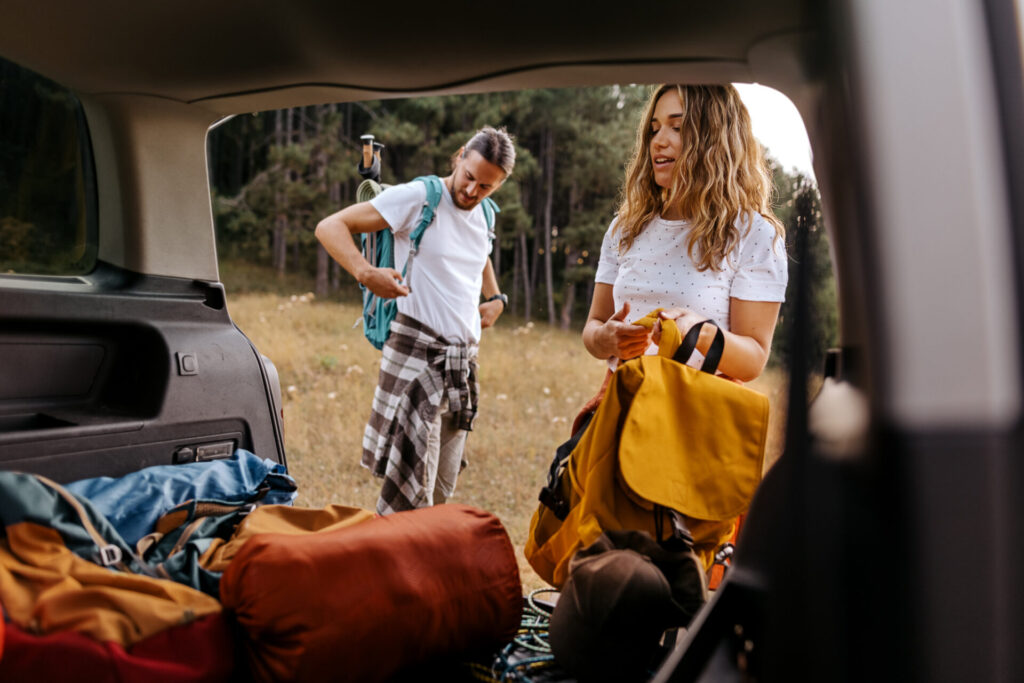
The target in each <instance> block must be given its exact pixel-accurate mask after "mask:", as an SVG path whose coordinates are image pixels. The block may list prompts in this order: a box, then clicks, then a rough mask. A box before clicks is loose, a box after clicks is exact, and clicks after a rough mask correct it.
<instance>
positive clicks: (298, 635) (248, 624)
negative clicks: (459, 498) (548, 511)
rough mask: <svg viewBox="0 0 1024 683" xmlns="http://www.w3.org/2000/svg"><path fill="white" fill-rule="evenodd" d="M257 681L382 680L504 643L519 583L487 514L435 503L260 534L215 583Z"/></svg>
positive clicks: (500, 531) (498, 528)
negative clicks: (304, 531) (331, 526)
mask: <svg viewBox="0 0 1024 683" xmlns="http://www.w3.org/2000/svg"><path fill="white" fill-rule="evenodd" d="M220 592H221V601H222V602H223V603H224V607H225V608H226V609H228V610H231V611H233V612H234V614H235V618H236V619H237V621H238V624H239V626H240V630H241V631H242V633H243V634H244V637H243V640H244V644H245V648H246V656H247V658H248V660H249V665H250V669H251V673H252V675H253V677H254V678H255V679H256V680H261V681H318V680H332V681H384V680H388V679H390V678H391V677H392V676H393V675H394V674H395V673H397V672H398V671H400V670H402V669H403V668H406V667H408V666H411V665H413V664H418V663H421V662H426V661H428V660H431V659H435V658H439V657H444V656H447V655H457V654H459V653H463V652H469V651H472V650H475V649H479V648H488V647H495V646H498V645H501V644H502V643H505V642H508V641H509V640H510V639H511V638H512V636H514V635H515V632H516V630H517V629H518V627H519V622H520V615H521V611H522V603H523V598H522V587H521V584H520V581H519V568H518V564H517V562H516V558H515V553H514V551H513V549H512V543H511V542H510V540H509V538H508V534H507V533H506V531H505V529H504V527H502V525H501V522H500V521H499V520H498V518H497V517H495V516H494V515H492V514H490V513H488V512H485V511H483V510H478V509H476V508H472V507H468V506H465V505H440V506H437V507H432V508H424V509H421V510H413V511H409V512H399V513H396V514H393V515H389V516H387V517H378V518H375V519H372V520H369V521H365V522H362V523H360V524H356V525H354V526H350V527H346V528H341V529H336V530H332V531H327V532H323V533H314V534H308V535H301V536H297V535H286V534H272V533H271V534H258V535H255V536H253V537H252V538H251V539H250V540H248V541H246V543H245V544H244V545H243V546H242V548H241V549H240V550H238V552H237V553H236V554H235V556H234V558H233V559H232V561H231V563H230V565H229V566H228V568H227V569H226V570H225V572H224V575H223V577H222V579H221V584H220Z"/></svg>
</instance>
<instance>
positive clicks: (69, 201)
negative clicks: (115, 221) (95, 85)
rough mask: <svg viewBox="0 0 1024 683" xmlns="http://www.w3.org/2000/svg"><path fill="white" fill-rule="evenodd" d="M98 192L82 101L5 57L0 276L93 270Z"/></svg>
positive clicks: (0, 76) (0, 117)
mask: <svg viewBox="0 0 1024 683" xmlns="http://www.w3.org/2000/svg"><path fill="white" fill-rule="evenodd" d="M95 194H96V193H95V184H94V182H93V171H92V158H91V156H90V151H89V142H88V135H87V133H86V127H85V116H84V114H83V111H82V105H81V104H80V103H79V101H78V99H77V98H76V97H75V96H74V95H73V94H72V93H71V91H70V90H68V89H67V88H64V87H62V86H60V85H58V84H56V83H54V82H53V81H51V80H49V79H46V78H43V77H42V76H40V75H38V74H36V73H34V72H32V71H29V70H28V69H25V68H22V67H20V66H18V65H17V64H14V63H12V62H9V61H6V60H4V59H0V274H17V275H21V274H28V275H80V274H84V273H87V272H89V271H91V270H92V269H93V266H94V265H95V263H96V247H97V229H96V201H95Z"/></svg>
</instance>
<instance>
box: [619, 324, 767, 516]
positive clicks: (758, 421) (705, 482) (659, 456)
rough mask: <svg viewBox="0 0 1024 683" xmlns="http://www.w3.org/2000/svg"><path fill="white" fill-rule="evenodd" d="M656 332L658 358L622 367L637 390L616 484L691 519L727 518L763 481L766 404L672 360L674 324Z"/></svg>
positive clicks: (676, 339) (764, 399)
mask: <svg viewBox="0 0 1024 683" xmlns="http://www.w3.org/2000/svg"><path fill="white" fill-rule="evenodd" d="M656 315H657V312H654V313H652V314H651V315H650V316H648V318H650V323H653V317H652V316H656ZM638 324H644V323H641V322H639V321H638ZM662 326H663V335H662V344H661V348H660V349H659V355H657V356H641V357H640V358H637V359H634V360H632V361H629V362H627V363H625V364H624V365H623V367H622V368H621V369H620V372H624V373H626V374H628V375H632V378H631V379H632V381H630V382H629V383H630V384H634V383H635V385H636V387H637V389H636V393H635V395H634V397H633V400H632V402H631V404H630V406H629V409H628V412H627V415H626V418H625V420H624V422H623V426H622V435H621V439H620V442H619V467H620V471H621V475H622V479H623V481H624V483H625V484H626V485H627V486H628V487H629V488H630V489H631V490H632V491H633V492H634V493H635V494H637V496H639V497H640V498H642V499H645V500H648V501H651V502H652V503H654V504H656V505H661V506H664V507H666V508H670V509H673V510H677V511H679V512H681V513H683V514H684V515H687V516H689V517H693V518H695V519H701V520H712V521H724V520H729V519H732V518H734V517H736V516H737V515H738V514H740V513H742V512H743V511H744V510H746V509H747V506H748V505H749V504H750V501H751V499H752V498H753V495H754V491H755V490H756V488H757V485H758V483H759V482H760V481H761V467H762V463H763V461H764V450H765V442H766V440H767V436H768V409H769V404H768V398H767V397H766V396H763V395H762V394H759V393H758V392H756V391H753V390H751V389H748V388H747V387H744V386H742V385H740V384H737V383H736V382H733V381H731V380H728V379H725V378H723V377H718V376H715V375H714V374H711V372H702V371H700V370H696V369H695V368H691V367H689V366H687V365H684V364H682V363H681V362H678V361H676V360H673V359H672V358H671V356H672V355H674V354H675V352H676V350H677V347H678V346H679V333H678V331H677V330H676V327H675V321H671V320H665V321H662ZM693 340H694V342H695V340H696V334H694V335H693ZM723 340H724V338H723ZM687 355H688V354H687ZM709 355H711V354H709ZM716 364H717V363H716ZM624 379H626V378H625V377H624Z"/></svg>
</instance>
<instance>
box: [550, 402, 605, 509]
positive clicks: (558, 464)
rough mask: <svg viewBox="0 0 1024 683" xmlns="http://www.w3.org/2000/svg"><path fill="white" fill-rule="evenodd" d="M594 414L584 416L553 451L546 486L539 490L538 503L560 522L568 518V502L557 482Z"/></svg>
mask: <svg viewBox="0 0 1024 683" xmlns="http://www.w3.org/2000/svg"><path fill="white" fill-rule="evenodd" d="M595 412H597V411H595V410H591V411H590V412H588V413H587V414H586V415H584V416H583V419H582V420H581V421H580V426H579V429H577V430H576V432H575V433H574V434H573V435H572V437H571V438H570V439H569V440H568V441H566V442H565V443H563V444H562V445H561V446H559V447H558V448H557V449H555V458H554V460H552V461H551V467H550V468H549V469H548V483H547V486H545V487H544V488H542V489H541V490H540V502H541V503H543V504H544V505H546V506H547V507H549V508H551V511H552V512H554V513H555V517H557V518H558V519H560V520H562V521H565V518H566V517H568V516H569V501H567V500H566V499H565V498H564V497H563V496H562V491H561V488H560V487H559V482H560V481H561V479H562V474H563V473H564V472H565V464H566V463H567V462H569V456H570V455H572V452H573V451H574V450H576V444H578V443H579V441H580V437H582V436H583V432H585V431H587V427H588V426H589V425H590V421H591V420H593V419H594V413H595Z"/></svg>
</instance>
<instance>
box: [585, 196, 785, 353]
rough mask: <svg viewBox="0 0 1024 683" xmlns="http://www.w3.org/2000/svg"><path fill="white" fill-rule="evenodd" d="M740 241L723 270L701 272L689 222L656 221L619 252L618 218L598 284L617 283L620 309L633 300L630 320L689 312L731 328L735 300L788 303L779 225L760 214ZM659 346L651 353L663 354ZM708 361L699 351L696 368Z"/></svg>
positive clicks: (607, 237)
mask: <svg viewBox="0 0 1024 683" xmlns="http://www.w3.org/2000/svg"><path fill="white" fill-rule="evenodd" d="M737 227H738V228H739V230H740V240H739V244H737V245H736V248H735V249H734V250H733V251H732V253H730V254H729V257H728V258H726V259H725V261H723V263H722V264H721V265H722V270H719V271H715V270H712V269H710V268H709V269H707V270H705V271H703V272H700V271H698V270H697V266H696V265H694V262H693V259H691V258H690V255H689V253H688V252H687V249H686V238H687V236H688V235H689V232H690V225H689V222H688V221H685V220H680V221H670V220H665V219H663V218H660V217H659V218H655V219H654V220H652V221H651V222H650V223H648V224H647V226H646V227H645V228H644V229H643V230H642V231H641V232H640V234H639V235H638V236H637V238H636V239H635V240H634V241H633V244H632V246H631V247H630V248H629V251H627V252H625V253H622V254H620V253H619V233H618V229H617V220H613V221H612V224H611V225H610V226H609V227H608V231H607V232H606V233H605V236H604V241H603V242H602V244H601V258H600V261H599V262H598V266H597V274H596V276H595V278H594V279H595V281H597V282H599V283H605V284H610V285H612V295H613V297H614V299H615V310H619V309H621V308H622V304H623V303H625V302H626V301H628V302H629V307H630V311H629V321H628V322H632V321H634V320H637V319H639V318H642V317H644V316H645V315H647V314H648V313H650V312H651V311H652V310H654V309H655V308H689V309H691V310H693V311H696V312H697V313H700V314H701V315H703V316H704V317H706V318H711V319H712V320H714V321H715V322H717V323H718V324H719V325H721V327H722V329H724V330H728V329H730V322H731V321H730V318H729V312H730V305H729V303H730V302H729V300H730V299H733V298H735V299H743V300H745V301H784V300H785V296H786V283H787V280H788V278H789V269H788V265H787V261H786V244H785V241H784V240H783V239H782V238H781V237H779V238H778V239H776V233H775V227H774V226H773V225H772V224H771V223H769V222H768V221H767V220H765V219H764V217H762V216H761V215H760V214H755V215H754V218H753V221H752V224H751V225H750V230H747V226H746V225H745V224H740V223H737ZM657 352H658V349H657V347H656V346H654V345H653V344H652V345H651V347H650V348H649V349H648V350H647V353H649V354H650V353H657ZM702 360H703V356H701V354H700V352H695V353H694V354H693V357H691V359H690V363H689V364H690V365H692V366H694V367H699V366H700V362H701V361H702Z"/></svg>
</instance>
